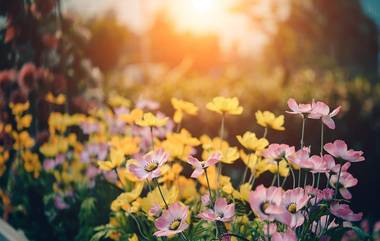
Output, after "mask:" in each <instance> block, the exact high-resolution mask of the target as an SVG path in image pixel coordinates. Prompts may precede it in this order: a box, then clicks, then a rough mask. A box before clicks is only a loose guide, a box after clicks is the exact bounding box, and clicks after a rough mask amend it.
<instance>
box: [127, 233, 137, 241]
mask: <svg viewBox="0 0 380 241" xmlns="http://www.w3.org/2000/svg"><path fill="white" fill-rule="evenodd" d="M128 241H139V238H138V237H137V235H136V234H135V233H134V234H133V235H132V236H131V237H130V238H129V239H128Z"/></svg>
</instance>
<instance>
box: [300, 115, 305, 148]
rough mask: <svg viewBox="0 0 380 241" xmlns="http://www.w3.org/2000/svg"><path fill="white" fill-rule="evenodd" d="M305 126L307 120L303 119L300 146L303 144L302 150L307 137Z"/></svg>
mask: <svg viewBox="0 0 380 241" xmlns="http://www.w3.org/2000/svg"><path fill="white" fill-rule="evenodd" d="M305 124H306V118H305V117H303V118H302V130H301V141H300V144H301V149H302V148H303V145H304V143H303V140H304V136H305Z"/></svg>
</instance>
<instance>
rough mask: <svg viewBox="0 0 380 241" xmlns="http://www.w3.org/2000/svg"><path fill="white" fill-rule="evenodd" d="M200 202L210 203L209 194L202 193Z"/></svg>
mask: <svg viewBox="0 0 380 241" xmlns="http://www.w3.org/2000/svg"><path fill="white" fill-rule="evenodd" d="M201 202H202V205H203V206H208V205H210V194H204V195H202V196H201Z"/></svg>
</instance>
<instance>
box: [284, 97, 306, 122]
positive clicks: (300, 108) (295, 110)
mask: <svg viewBox="0 0 380 241" xmlns="http://www.w3.org/2000/svg"><path fill="white" fill-rule="evenodd" d="M288 106H289V109H290V110H291V111H286V113H289V114H295V115H301V116H302V118H303V117H304V114H306V113H310V111H311V104H298V103H297V102H296V101H295V100H294V99H292V98H290V99H289V100H288Z"/></svg>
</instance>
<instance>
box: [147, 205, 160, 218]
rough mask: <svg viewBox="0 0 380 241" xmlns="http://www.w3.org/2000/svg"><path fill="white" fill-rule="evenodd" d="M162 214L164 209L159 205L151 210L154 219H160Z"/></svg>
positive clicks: (150, 213)
mask: <svg viewBox="0 0 380 241" xmlns="http://www.w3.org/2000/svg"><path fill="white" fill-rule="evenodd" d="M161 214H162V208H161V206H160V205H159V204H154V205H153V207H151V208H150V209H149V215H150V216H152V217H154V218H159V217H160V216H161Z"/></svg>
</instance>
